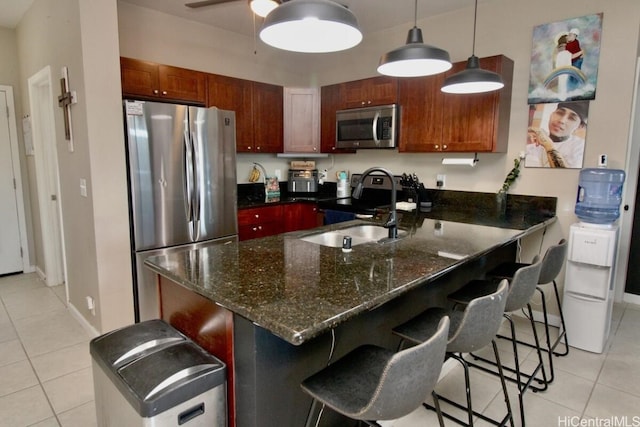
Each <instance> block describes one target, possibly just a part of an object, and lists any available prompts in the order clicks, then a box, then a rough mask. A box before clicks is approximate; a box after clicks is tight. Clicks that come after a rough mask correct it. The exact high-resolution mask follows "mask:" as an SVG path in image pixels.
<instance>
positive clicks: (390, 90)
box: [341, 76, 398, 109]
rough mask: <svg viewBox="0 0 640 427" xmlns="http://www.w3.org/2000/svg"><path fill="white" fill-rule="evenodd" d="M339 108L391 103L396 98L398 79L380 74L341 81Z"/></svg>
mask: <svg viewBox="0 0 640 427" xmlns="http://www.w3.org/2000/svg"><path fill="white" fill-rule="evenodd" d="M341 90H342V102H341V108H342V109H346V108H357V107H373V106H375V105H386V104H393V103H395V102H396V101H397V99H398V80H397V79H396V78H394V77H388V76H380V77H371V78H368V79H362V80H355V81H351V82H346V83H342V88H341Z"/></svg>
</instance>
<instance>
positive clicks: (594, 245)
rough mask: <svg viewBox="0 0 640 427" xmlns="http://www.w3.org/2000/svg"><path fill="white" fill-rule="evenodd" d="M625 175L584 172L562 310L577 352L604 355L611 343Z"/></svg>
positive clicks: (576, 209) (620, 172)
mask: <svg viewBox="0 0 640 427" xmlns="http://www.w3.org/2000/svg"><path fill="white" fill-rule="evenodd" d="M624 176H625V174H624V172H623V171H621V170H617V169H604V168H598V169H583V170H582V171H580V186H579V188H578V198H577V202H576V208H575V213H576V215H577V216H578V218H579V219H580V220H581V222H579V223H576V224H573V225H571V227H570V232H569V248H568V253H567V265H566V268H565V283H564V299H563V302H562V310H563V313H564V317H565V323H566V327H567V340H568V341H569V345H571V346H572V347H576V348H580V349H583V350H587V351H591V352H594V353H602V352H603V350H604V347H605V345H606V342H607V339H608V337H609V330H610V327H611V311H612V308H613V296H614V292H613V284H614V272H615V260H616V252H617V242H618V226H617V225H615V224H614V223H615V221H616V220H617V219H618V217H619V216H620V211H619V208H620V202H621V199H622V185H623V183H624Z"/></svg>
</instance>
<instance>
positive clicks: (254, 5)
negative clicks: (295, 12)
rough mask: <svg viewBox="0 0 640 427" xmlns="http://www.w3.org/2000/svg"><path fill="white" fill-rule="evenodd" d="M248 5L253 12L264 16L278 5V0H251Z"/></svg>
mask: <svg viewBox="0 0 640 427" xmlns="http://www.w3.org/2000/svg"><path fill="white" fill-rule="evenodd" d="M250 6H251V10H252V11H253V13H255V14H256V15H258V16H260V17H261V18H264V17H265V16H267V15H268V14H269V12H271V11H272V10H273V9H275V8H276V7H278V2H277V1H275V0H251V1H250Z"/></svg>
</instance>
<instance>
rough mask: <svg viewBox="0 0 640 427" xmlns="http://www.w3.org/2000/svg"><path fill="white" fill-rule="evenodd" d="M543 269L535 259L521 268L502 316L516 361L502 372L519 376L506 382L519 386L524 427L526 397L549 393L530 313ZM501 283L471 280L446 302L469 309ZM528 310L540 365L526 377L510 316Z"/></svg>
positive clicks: (513, 281)
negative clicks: (468, 307)
mask: <svg viewBox="0 0 640 427" xmlns="http://www.w3.org/2000/svg"><path fill="white" fill-rule="evenodd" d="M541 267H542V260H541V259H540V257H539V256H537V255H536V256H535V257H534V259H533V262H532V263H531V264H530V265H527V266H525V267H522V268H520V269H518V270H517V271H516V273H515V274H514V276H513V278H512V280H511V281H510V283H509V292H508V294H507V301H506V304H505V308H504V314H503V316H504V318H505V319H507V321H508V322H509V326H510V330H511V337H508V339H509V340H510V341H511V343H512V347H513V359H514V364H515V366H514V367H513V368H512V367H509V366H504V365H503V366H502V369H504V370H508V371H510V372H514V373H515V374H516V378H515V379H514V378H511V377H507V380H509V381H512V382H515V383H516V384H517V386H518V401H519V404H520V418H521V424H522V426H523V427H524V425H525V416H524V393H525V392H526V391H527V390H528V389H531V390H532V391H543V390H546V388H547V384H548V380H547V374H546V371H545V367H544V363H543V359H542V350H541V346H540V341H539V339H538V333H537V330H536V327H535V324H534V320H533V311H532V309H531V304H530V303H529V301H530V300H531V297H532V296H533V294H534V293H535V289H536V286H537V284H538V279H539V278H540V269H541ZM501 282H502V280H499V279H497V278H488V279H476V280H472V281H470V282H468V283H467V284H465V285H464V286H463V287H462V288H460V289H458V290H457V291H455V292H453V293H451V294H449V295H448V296H447V298H448V299H449V300H450V301H451V302H453V303H455V304H459V305H463V306H464V305H468V304H469V303H470V302H471V301H473V300H474V299H475V298H478V295H479V294H480V295H481V294H483V293H486V292H487V291H488V292H495V289H496V288H497V287H498V285H499V283H501ZM525 307H526V308H527V310H528V315H529V320H530V324H531V329H532V333H533V337H534V341H535V347H536V353H537V356H538V363H537V365H536V367H535V368H534V369H533V372H532V373H531V374H525V373H523V372H522V370H521V369H520V358H519V355H518V346H517V343H518V340H517V336H516V329H515V325H514V322H513V319H512V317H511V315H510V313H511V312H513V311H516V310H521V309H523V308H525ZM471 356H472V357H473V358H474V359H475V360H481V361H483V362H485V363H487V364H490V365H494V366H497V365H498V363H497V361H491V360H489V359H486V358H482V357H480V356H477V355H474V354H472V353H471ZM467 363H468V364H469V365H470V366H474V367H476V368H478V369H481V370H483V371H485V372H488V373H491V374H494V375H500V372H499V371H498V372H497V371H495V370H492V369H489V368H487V367H485V366H482V365H479V364H475V363H472V362H469V361H468V362H467ZM538 372H541V373H542V378H538V377H537V375H538ZM534 379H535V380H537V381H538V382H539V383H540V384H541V386H540V387H536V386H534V385H532V382H533V380H534Z"/></svg>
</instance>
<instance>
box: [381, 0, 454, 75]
mask: <svg viewBox="0 0 640 427" xmlns="http://www.w3.org/2000/svg"><path fill="white" fill-rule="evenodd" d="M417 20H418V0H415V13H414V26H413V28H412V29H410V30H409V34H408V35H407V43H406V44H405V45H404V46H402V47H399V48H397V49H394V50H392V51H391V52H388V53H385V54H384V55H382V56H381V57H380V63H379V65H378V72H379V73H380V74H384V75H387V76H394V77H418V76H430V75H433V74H438V73H442V72H445V71H447V70H448V69H449V68H451V60H450V59H449V53H448V52H447V51H446V50H443V49H440V48H437V47H434V46H430V45H428V44H424V42H423V40H422V30H421V29H420V28H418V26H417Z"/></svg>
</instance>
